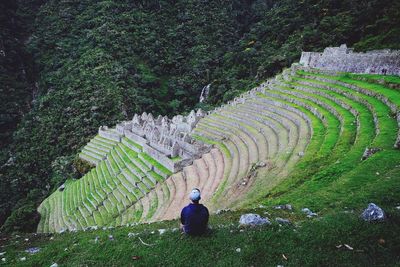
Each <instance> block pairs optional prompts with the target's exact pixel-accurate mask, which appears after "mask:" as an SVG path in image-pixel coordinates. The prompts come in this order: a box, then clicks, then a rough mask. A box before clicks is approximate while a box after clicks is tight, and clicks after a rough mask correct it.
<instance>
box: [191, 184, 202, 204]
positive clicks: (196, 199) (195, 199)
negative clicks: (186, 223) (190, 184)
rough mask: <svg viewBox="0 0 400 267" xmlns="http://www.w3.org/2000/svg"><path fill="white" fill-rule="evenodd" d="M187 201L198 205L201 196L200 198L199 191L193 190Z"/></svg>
mask: <svg viewBox="0 0 400 267" xmlns="http://www.w3.org/2000/svg"><path fill="white" fill-rule="evenodd" d="M189 199H190V200H191V201H192V202H193V203H196V204H197V203H199V201H200V199H201V196H200V190H199V189H198V188H193V190H192V192H190V194H189Z"/></svg>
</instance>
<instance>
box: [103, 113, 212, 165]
mask: <svg viewBox="0 0 400 267" xmlns="http://www.w3.org/2000/svg"><path fill="white" fill-rule="evenodd" d="M205 115H206V113H205V112H203V111H202V110H201V109H199V110H197V112H195V111H194V110H192V111H191V112H190V113H189V115H187V116H182V115H177V116H174V117H173V118H172V119H169V118H168V117H167V116H164V117H162V116H161V115H160V116H158V117H157V118H154V117H153V115H152V114H151V113H149V114H147V113H146V112H144V113H143V114H142V115H138V114H135V115H134V116H133V119H132V120H130V121H124V122H121V123H119V124H117V125H116V128H115V129H109V128H108V127H107V126H101V127H100V128H99V135H100V136H102V137H105V138H108V139H112V140H115V141H117V142H121V141H122V137H126V138H128V139H130V140H132V141H133V142H135V143H137V144H138V145H140V146H142V148H143V150H142V151H143V152H145V153H147V154H148V155H149V156H151V157H152V158H154V159H155V160H157V161H158V162H160V163H161V164H162V165H164V166H165V167H166V168H167V169H169V170H170V171H171V172H177V171H180V170H182V168H183V167H184V166H188V165H190V164H192V163H193V160H194V159H197V158H200V157H201V156H202V155H203V154H204V153H207V152H209V151H210V149H211V146H210V145H206V144H204V143H202V142H199V141H197V140H195V139H193V138H192V137H191V135H190V133H191V132H192V130H193V129H194V128H195V126H196V124H197V123H198V122H199V120H200V119H201V118H203V117H204V116H205Z"/></svg>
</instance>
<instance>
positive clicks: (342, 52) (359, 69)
mask: <svg viewBox="0 0 400 267" xmlns="http://www.w3.org/2000/svg"><path fill="white" fill-rule="evenodd" d="M300 64H301V65H303V66H305V67H311V68H318V69H325V70H334V71H341V72H352V73H370V74H391V75H400V50H389V49H386V50H375V51H369V52H366V53H355V52H353V49H352V48H347V46H346V45H345V44H344V45H341V46H340V47H327V48H325V50H324V52H323V53H318V52H302V54H301V59H300Z"/></svg>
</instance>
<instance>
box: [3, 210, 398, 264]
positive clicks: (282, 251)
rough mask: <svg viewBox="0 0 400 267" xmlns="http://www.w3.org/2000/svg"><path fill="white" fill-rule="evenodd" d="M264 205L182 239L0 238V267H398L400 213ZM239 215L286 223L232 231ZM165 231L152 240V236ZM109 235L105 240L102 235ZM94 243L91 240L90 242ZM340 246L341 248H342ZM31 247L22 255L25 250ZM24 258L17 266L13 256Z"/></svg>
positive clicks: (149, 230) (143, 234)
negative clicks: (379, 216)
mask: <svg viewBox="0 0 400 267" xmlns="http://www.w3.org/2000/svg"><path fill="white" fill-rule="evenodd" d="M299 208H300V206H294V211H293V212H289V211H277V210H275V209H273V208H272V207H271V206H268V207H265V208H257V209H252V210H243V211H241V212H228V213H223V214H222V215H213V216H212V217H211V222H210V225H211V227H212V232H211V233H210V234H209V235H207V236H204V237H197V238H191V237H185V236H183V235H182V234H180V233H179V231H177V227H178V222H177V221H170V222H162V223H153V224H143V225H137V226H130V227H119V228H115V229H108V230H96V231H87V232H79V233H65V234H55V235H52V234H49V235H45V234H42V235H41V234H33V235H32V234H25V235H21V236H12V237H10V238H7V239H2V241H1V245H2V246H3V247H2V248H1V250H0V252H6V253H5V254H4V255H2V256H1V258H4V259H5V261H2V262H0V265H1V266H50V265H51V264H53V263H57V264H58V266H82V265H85V266H193V265H195V266H228V265H229V266H278V265H283V266H398V264H399V263H400V258H399V255H400V239H399V236H398V232H399V231H400V211H399V210H398V209H397V210H396V209H393V208H389V207H386V206H383V208H385V209H386V211H387V212H388V215H389V220H388V221H387V222H385V223H377V224H376V223H372V224H371V223H367V222H364V221H362V220H360V219H359V217H358V216H359V213H360V212H361V210H359V209H356V210H346V211H344V210H343V211H342V212H339V213H336V214H335V215H332V214H324V213H321V214H319V217H318V218H315V219H307V218H305V215H304V214H303V213H301V212H300V211H299ZM242 212H256V213H259V214H262V215H263V216H268V217H269V218H270V219H272V220H274V218H275V217H283V218H290V219H291V220H292V222H293V223H294V225H291V226H280V225H278V224H277V223H275V222H273V224H272V225H271V226H265V227H259V228H243V229H242V228H238V220H239V217H240V214H241V213H242ZM160 229H162V230H161V231H162V232H163V230H166V231H165V232H163V234H160V232H159V230H160ZM110 236H111V237H110ZM96 240H97V241H96ZM345 245H347V246H348V247H346V246H345ZM31 247H39V248H40V249H41V250H40V251H39V252H38V253H37V254H34V255H30V254H28V253H27V252H25V250H26V249H27V248H31ZM24 257H25V261H21V258H24Z"/></svg>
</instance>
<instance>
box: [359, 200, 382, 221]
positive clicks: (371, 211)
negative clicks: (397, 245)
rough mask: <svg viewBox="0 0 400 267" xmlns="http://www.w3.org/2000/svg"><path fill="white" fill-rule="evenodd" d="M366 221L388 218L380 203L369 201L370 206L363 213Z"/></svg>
mask: <svg viewBox="0 0 400 267" xmlns="http://www.w3.org/2000/svg"><path fill="white" fill-rule="evenodd" d="M361 217H362V218H363V220H364V221H367V222H371V221H383V220H385V219H386V214H385V212H384V211H383V209H381V208H380V207H379V206H378V205H376V204H374V203H369V204H368V207H367V208H366V209H365V210H364V212H363V213H362V214H361Z"/></svg>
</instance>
